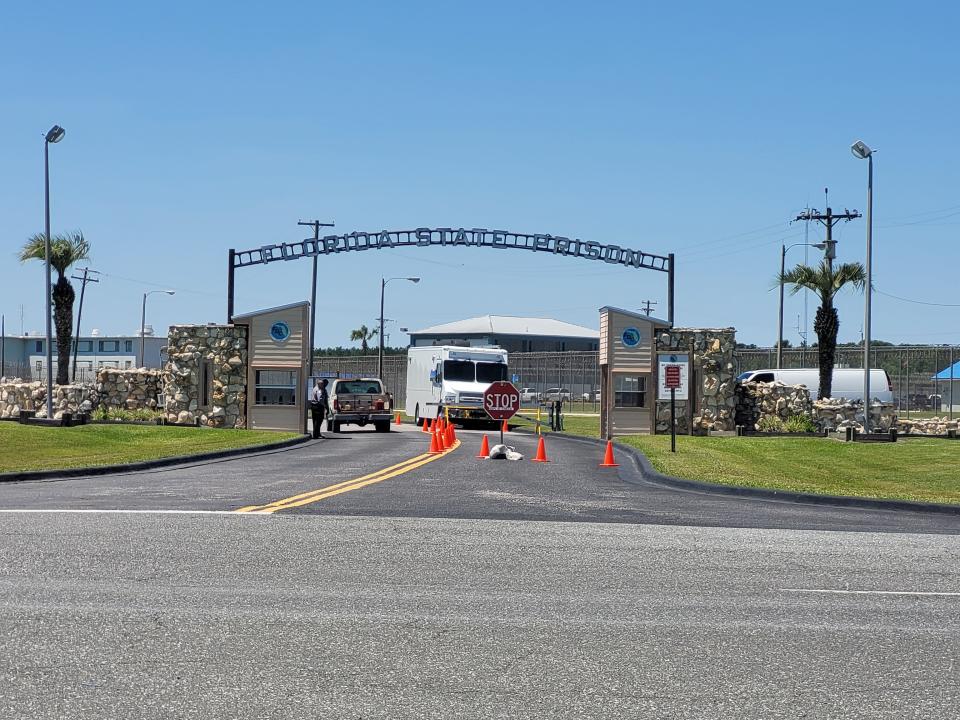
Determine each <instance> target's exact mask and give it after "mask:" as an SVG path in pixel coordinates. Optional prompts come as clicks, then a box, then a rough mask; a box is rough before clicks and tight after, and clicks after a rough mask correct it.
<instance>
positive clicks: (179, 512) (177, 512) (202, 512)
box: [0, 508, 270, 515]
mask: <svg viewBox="0 0 960 720" xmlns="http://www.w3.org/2000/svg"><path fill="white" fill-rule="evenodd" d="M0 513H9V514H21V515H24V514H28V513H38V514H39V513H70V514H77V515H84V514H90V515H97V514H103V515H237V514H238V513H237V512H236V511H234V510H79V509H73V508H56V509H37V510H33V509H23V510H16V509H15V510H0ZM239 514H241V515H269V514H270V513H265V512H259V511H251V512H248V513H239Z"/></svg>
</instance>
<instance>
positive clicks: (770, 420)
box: [757, 415, 783, 432]
mask: <svg viewBox="0 0 960 720" xmlns="http://www.w3.org/2000/svg"><path fill="white" fill-rule="evenodd" d="M757 430H759V431H760V432H783V420H781V419H780V418H778V417H777V416H776V415H764V416H763V417H762V418H760V422H758V423H757Z"/></svg>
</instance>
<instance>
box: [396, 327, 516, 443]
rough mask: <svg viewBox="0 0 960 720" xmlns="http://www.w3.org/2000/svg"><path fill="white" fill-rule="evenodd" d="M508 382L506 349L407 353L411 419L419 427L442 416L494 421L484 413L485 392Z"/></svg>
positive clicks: (449, 347)
mask: <svg viewBox="0 0 960 720" xmlns="http://www.w3.org/2000/svg"><path fill="white" fill-rule="evenodd" d="M507 379H509V376H508V374H507V351H506V350H503V349H502V348H498V347H457V346H452V345H437V346H421V347H412V348H410V349H409V350H408V351H407V415H412V416H413V417H414V419H415V420H416V422H417V424H418V425H419V424H420V423H421V422H422V421H423V418H435V417H437V416H438V415H445V416H446V415H449V417H450V418H451V419H453V420H490V418H489V416H488V415H487V413H486V411H485V410H484V409H483V391H484V390H486V389H487V387H488V386H489V385H490V383H492V382H496V381H497V380H507Z"/></svg>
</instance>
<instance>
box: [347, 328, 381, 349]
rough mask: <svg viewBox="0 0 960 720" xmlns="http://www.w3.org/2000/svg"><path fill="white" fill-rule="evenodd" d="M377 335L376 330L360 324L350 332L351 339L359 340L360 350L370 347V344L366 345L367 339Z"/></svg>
mask: <svg viewBox="0 0 960 720" xmlns="http://www.w3.org/2000/svg"><path fill="white" fill-rule="evenodd" d="M376 336H377V331H376V330H370V329H368V328H367V326H366V325H361V326H360V327H358V328H357V329H356V330H352V331H351V332H350V339H351V340H359V341H360V351H361V352H367V350H369V349H370V346H369V345H367V341H368V340H373V339H374V338H375V337H376Z"/></svg>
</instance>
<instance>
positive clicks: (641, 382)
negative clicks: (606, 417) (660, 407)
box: [613, 375, 647, 408]
mask: <svg viewBox="0 0 960 720" xmlns="http://www.w3.org/2000/svg"><path fill="white" fill-rule="evenodd" d="M613 404H614V407H618V408H642V407H646V406H647V378H646V376H644V375H615V376H614V380H613Z"/></svg>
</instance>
